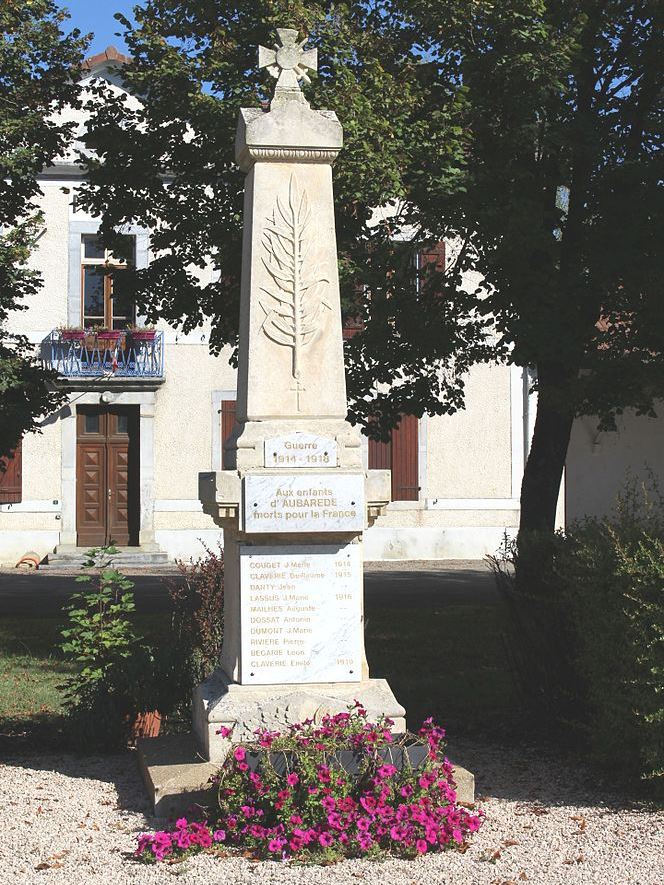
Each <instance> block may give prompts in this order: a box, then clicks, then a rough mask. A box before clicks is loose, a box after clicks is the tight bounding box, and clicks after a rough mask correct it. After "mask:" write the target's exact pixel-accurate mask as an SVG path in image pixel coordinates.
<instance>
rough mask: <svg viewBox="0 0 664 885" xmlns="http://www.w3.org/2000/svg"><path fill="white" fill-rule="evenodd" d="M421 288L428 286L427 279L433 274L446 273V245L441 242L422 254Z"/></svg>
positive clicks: (420, 262)
mask: <svg viewBox="0 0 664 885" xmlns="http://www.w3.org/2000/svg"><path fill="white" fill-rule="evenodd" d="M419 264H420V269H419V277H420V280H419V288H420V291H421V290H422V287H423V286H425V285H426V281H427V277H428V275H429V274H432V273H444V272H445V243H444V242H443V241H442V240H441V242H440V243H436V244H435V245H434V246H431V247H429V248H428V249H425V250H424V251H422V252H420V261H419Z"/></svg>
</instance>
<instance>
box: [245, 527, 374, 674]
mask: <svg viewBox="0 0 664 885" xmlns="http://www.w3.org/2000/svg"><path fill="white" fill-rule="evenodd" d="M361 555H362V551H361V547H360V546H359V545H358V544H347V545H336V544H320V545H316V546H313V545H289V546H286V547H267V546H266V547H251V546H242V547H241V548H240V588H241V589H240V621H241V649H242V651H241V681H242V683H243V684H250V685H251V684H254V685H275V684H281V683H316V682H360V681H361V678H362V560H361Z"/></svg>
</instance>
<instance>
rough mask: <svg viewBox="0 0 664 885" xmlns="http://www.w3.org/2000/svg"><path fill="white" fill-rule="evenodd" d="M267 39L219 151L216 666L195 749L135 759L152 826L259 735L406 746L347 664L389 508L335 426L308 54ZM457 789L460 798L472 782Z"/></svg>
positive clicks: (326, 115) (324, 149) (330, 156)
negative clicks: (223, 229)
mask: <svg viewBox="0 0 664 885" xmlns="http://www.w3.org/2000/svg"><path fill="white" fill-rule="evenodd" d="M278 36H279V43H278V44H275V47H274V48H273V49H266V48H265V47H260V49H259V65H260V66H261V67H266V68H267V70H268V71H269V73H270V74H271V75H272V76H273V77H275V78H276V81H277V82H276V87H275V92H274V97H273V99H272V101H271V104H270V109H269V111H265V110H261V109H256V108H243V109H242V110H241V112H240V117H239V120H238V128H237V135H236V144H235V150H236V159H237V162H238V164H239V166H240V168H241V169H242V171H243V172H244V173H245V174H246V179H245V197H244V233H243V255H242V291H241V308H240V310H241V314H240V338H239V377H238V401H237V412H236V426H235V428H234V432H233V434H232V435H231V438H230V440H229V442H228V443H227V445H226V450H225V452H224V470H222V471H220V472H218V473H216V474H201V477H200V487H201V493H200V494H201V499H202V501H203V504H204V507H205V509H206V510H207V511H208V512H211V513H212V514H213V516H214V517H215V519H216V520H217V521H218V523H219V524H220V525H221V526H223V529H224V560H225V590H224V636H223V649H222V655H221V661H220V665H219V667H218V669H217V670H216V671H215V672H214V673H213V674H212V676H211V677H210V678H209V679H207V680H206V681H205V682H203V684H202V685H200V686H199V687H198V689H197V690H196V691H195V693H194V698H193V721H194V738H195V745H196V746H195V748H194V746H193V744H194V741H193V740H191V739H190V743H191V747H189V748H187V749H185V750H183V749H182V747H181V746H179V747H178V748H176V747H175V743H173V742H172V743H171V745H169V743H168V741H169V739H168V738H165V739H164V741H165V743H161V744H160V745H159V748H153V749H151V750H150V749H147V747H146V744H145V743H144V745H143V749H142V755H143V759H142V761H143V769H144V773H145V774H146V780H147V783H148V787H149V789H150V790H151V791H152V795H153V798H154V800H155V806H156V809H157V810H158V811H159V812H160V813H167V812H168V810H169V808H170V807H171V805H169V804H168V803H169V802H171V804H172V802H173V801H175V800H174V799H173V797H174V796H177V795H178V793H180V794H182V793H183V792H184V791H186V790H189V791H192V790H194V789H195V788H196V787H197V786H198V787H201V786H203V783H204V781H205V779H206V777H207V776H209V774H210V773H211V772H212V771H214V770H216V767H217V766H218V764H219V763H220V762H222V761H223V759H224V758H225V757H226V755H227V753H228V752H229V749H230V747H231V740H233V741H250V740H252V739H253V738H254V731H255V729H256V728H258V727H263V728H269V729H277V730H278V729H279V728H281V727H283V726H285V725H288V724H292V723H296V722H300V721H302V720H304V719H316V718H317V717H320V716H322V715H323V714H325V713H336V712H342V711H345V710H347V709H348V708H349V707H350V706H352V705H353V703H354V701H356V700H357V701H359V702H360V703H361V704H362V705H363V706H364V707H365V709H366V710H367V713H368V716H369V718H370V719H372V720H374V719H376V718H378V717H379V716H381V715H385V716H388V717H389V718H391V719H392V720H393V722H394V725H393V730H394V731H395V732H403V731H405V728H406V721H405V710H404V708H403V707H402V706H401V705H400V703H399V702H398V701H397V699H396V698H395V696H394V694H393V692H392V690H391V689H390V686H389V685H388V683H387V681H386V680H384V679H377V678H372V677H370V675H369V670H368V665H367V661H366V657H365V652H364V623H363V556H362V534H363V531H364V530H365V529H366V528H367V526H368V525H369V524H370V521H371V520H372V519H374V518H375V517H376V516H378V515H379V514H380V512H381V511H382V509H383V508H384V507H385V506H386V505H387V503H388V502H389V499H390V474H389V471H371V474H370V479H369V478H368V477H367V474H366V473H365V471H364V468H363V465H362V459H361V448H360V434H359V430H358V429H356V428H353V427H352V426H351V425H350V424H349V423H348V422H347V420H346V414H347V404H346V385H345V376H344V359H343V340H342V328H341V309H340V300H339V282H338V271H337V248H336V236H335V227H334V204H333V187H332V165H333V163H334V160H335V159H336V157H337V155H338V154H339V152H340V150H341V149H342V146H343V132H342V127H341V124H340V122H339V120H338V119H337V116H336V114H334V113H333V112H331V111H325V110H314V109H312V108H311V107H310V106H309V103H308V102H307V100H306V98H305V95H304V93H303V92H302V89H301V85H300V84H301V81H304V82H305V83H306V82H309V78H308V75H307V70H315V69H316V66H317V57H316V50H315V49H314V50H312V49H310V50H307V49H305V43H306V41H305V40H298V32H297V31H295V30H292V29H289V28H280V29H278ZM222 728H223V729H230V730H232V735H231V737H228V738H223V737H221V736H220V734H219V732H220V730H221V729H222ZM160 740H161V739H160ZM174 741H177V739H174ZM169 747H170V748H169ZM176 749H177V754H178V758H177V759H175V758H173V756H172V754H173V753H175V752H176ZM169 753H170V754H171V757H170V758H169ZM196 754H198V756H199V758H200V757H203V758H204V759H205V760H206V762H205V763H202V764H201V763H200V762H198V763H197V762H196V761H195V759H196ZM176 762H179V763H181V764H180V765H177V764H175V763H176ZM460 774H462V772H461V770H460V769H457V781H458V782H459V787H460V788H461V789H462V790H463V791H464V792H465V794H466V797H467V795H468V789H470V791H471V793H472V776H471V775H468V773H466V772H463V776H462V777H460ZM464 777H465V780H464ZM464 784H465V785H466V786H465V787H464Z"/></svg>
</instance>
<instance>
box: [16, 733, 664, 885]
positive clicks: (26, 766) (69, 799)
mask: <svg viewBox="0 0 664 885" xmlns="http://www.w3.org/2000/svg"><path fill="white" fill-rule="evenodd" d="M454 749H455V750H456V754H453V755H456V758H458V759H459V761H460V762H462V764H464V765H466V766H467V767H468V768H470V769H471V770H474V771H475V772H476V774H477V782H478V793H479V804H480V805H481V807H483V808H484V809H485V811H486V815H487V819H486V823H485V824H484V826H483V827H482V829H481V830H480V832H479V833H478V834H476V835H475V837H474V838H473V840H472V842H471V845H470V848H469V849H468V850H467V851H466V853H465V854H459V853H458V852H446V853H444V854H439V855H431V856H426V857H423V858H420V859H418V860H416V861H412V862H406V861H398V860H388V861H383V862H380V863H375V862H374V863H372V862H368V861H349V862H345V863H341V864H338V865H336V866H333V867H324V868H316V867H302V866H292V865H288V864H280V863H273V862H265V863H254V862H250V861H248V860H245V859H242V858H231V859H224V860H220V859H218V858H213V857H206V856H200V857H196V858H192V859H189V860H187V861H186V862H185V863H181V864H173V865H166V864H162V865H160V866H145V865H143V864H138V863H136V862H134V861H133V860H132V858H131V852H132V851H133V848H134V846H135V838H136V834H137V833H139V832H141V831H144V830H149V829H151V828H154V827H155V825H157V824H158V823H159V822H158V821H156V820H154V819H152V818H150V817H149V814H148V806H147V802H146V799H145V795H144V793H143V789H142V785H141V782H140V778H139V776H138V773H137V771H136V768H135V764H134V760H133V759H132V758H131V756H127V755H125V756H115V757H106V758H98V757H86V758H75V757H73V756H44V757H40V758H34V757H33V758H30V759H14V760H9V761H7V762H5V763H4V764H1V765H0V832H1V833H2V838H1V839H0V883H3V885H4V883H15V885H28V883H47V885H51V883H53V885H78V883H81V885H82V883H85V885H88V883H92V885H96V883H113V885H124V883H137V885H151V883H169V882H172V881H174V877H175V880H177V881H179V882H182V883H191V885H194V883H201V885H215V883H224V885H244V883H252V885H255V883H257V882H258V883H279V885H289V883H305V885H309V883H311V885H315V883H319V882H323V883H339V885H357V883H358V882H362V881H365V882H366V883H368V885H369V883H370V885H377V883H390V885H392V883H396V885H425V883H426V885H429V883H431V885H442V883H445V885H454V883H463V885H484V883H486V885H521V883H522V882H531V883H538V885H539V883H541V885H557V883H570V885H572V883H602V885H604V883H606V885H609V883H610V885H623V883H630V885H632V883H633V885H664V814H663V813H662V812H656V811H648V810H645V809H644V808H643V807H640V806H639V805H637V804H634V805H633V804H631V803H629V802H628V801H625V800H624V799H622V800H621V798H620V797H619V796H617V795H615V794H610V793H609V791H608V788H599V787H598V786H597V785H596V784H595V783H593V781H592V780H591V779H590V778H589V777H588V776H587V775H586V774H585V773H584V772H583V771H582V770H578V769H577V768H570V767H568V766H566V765H564V764H563V763H561V762H560V761H559V760H558V761H557V760H555V759H553V758H551V757H550V756H549V757H547V756H546V754H544V753H542V751H538V750H534V749H531V750H529V749H520V750H515V749H501V748H499V747H496V746H487V745H484V744H479V743H471V742H466V741H463V742H461V741H457V742H455V744H454Z"/></svg>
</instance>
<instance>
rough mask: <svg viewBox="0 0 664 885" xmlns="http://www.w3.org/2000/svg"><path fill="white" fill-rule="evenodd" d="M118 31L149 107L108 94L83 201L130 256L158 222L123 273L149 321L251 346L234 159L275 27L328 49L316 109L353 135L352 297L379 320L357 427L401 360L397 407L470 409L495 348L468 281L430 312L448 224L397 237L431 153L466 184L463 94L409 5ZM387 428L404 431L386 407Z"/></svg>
mask: <svg viewBox="0 0 664 885" xmlns="http://www.w3.org/2000/svg"><path fill="white" fill-rule="evenodd" d="M119 20H120V22H121V23H122V24H123V25H124V30H125V33H124V37H125V40H126V42H127V45H128V47H129V50H130V52H131V55H132V56H133V62H132V64H130V65H129V66H127V67H126V68H125V69H124V70H123V75H124V77H125V80H126V85H127V87H128V89H129V90H130V91H131V92H133V93H134V94H135V95H140V96H144V97H145V99H144V105H143V106H142V107H139V108H136V107H135V106H134V105H132V104H131V103H130V102H128V101H126V100H124V99H123V97H122V96H119V95H117V94H115V95H114V94H112V93H111V91H110V90H108V89H104V88H103V87H100V89H99V94H98V96H97V98H101V99H103V101H102V102H101V104H100V105H98V106H97V109H96V111H95V113H94V117H93V121H92V123H91V126H90V128H89V134H88V136H87V139H86V144H87V147H88V148H89V149H92V150H93V151H94V157H90V158H89V160H88V165H89V168H90V175H89V184H88V186H87V187H84V189H83V190H84V193H83V195H82V197H81V204H82V205H85V206H87V208H88V209H89V210H90V211H92V212H95V213H97V214H101V215H102V216H103V225H102V235H103V237H104V239H105V240H106V242H107V243H108V244H109V245H111V246H112V247H115V248H118V247H120V246H121V243H120V242H119V241H118V237H117V235H116V233H115V231H117V230H119V229H120V226H121V225H123V224H125V223H128V222H131V223H137V222H139V221H140V223H142V224H144V225H145V226H146V227H148V228H150V229H151V251H152V253H153V255H154V259H153V260H152V261H151V263H150V266H149V267H147V268H141V269H135V270H132V271H130V272H124V271H123V273H122V279H119V278H118V279H117V280H116V283H117V285H118V286H120V287H121V288H122V290H123V291H125V292H126V293H127V295H128V296H129V297H132V298H135V299H136V300H137V301H138V302H139V304H140V305H141V307H142V309H143V311H144V312H145V313H146V314H147V316H148V318H149V319H150V320H151V321H155V320H156V319H157V318H164V319H166V320H167V321H169V322H171V323H173V324H182V327H183V328H184V329H185V330H186V331H189V330H191V329H193V328H195V327H196V326H198V325H200V324H201V323H202V322H203V320H204V318H205V317H210V318H211V319H212V331H211V337H210V343H211V347H212V349H213V350H214V351H215V352H216V351H218V350H219V349H220V348H221V346H222V345H224V344H228V343H230V344H232V345H235V344H236V343H237V324H238V316H239V277H240V268H241V257H242V256H241V235H242V200H243V183H244V176H243V174H242V173H241V172H240V170H239V169H238V167H237V166H236V165H235V162H234V141H235V130H236V126H237V117H238V110H239V108H240V107H242V106H244V107H257V106H258V105H259V103H260V101H262V100H263V101H264V100H266V99H268V98H269V96H270V94H271V91H272V89H273V87H274V80H273V79H272V78H271V77H270V76H269V74H268V73H267V72H266V71H259V70H258V65H257V47H258V45H259V44H261V43H262V44H263V45H268V46H269V45H272V43H273V42H274V39H275V28H276V27H278V26H283V25H284V23H288V25H289V26H291V27H295V28H298V29H299V30H300V32H301V33H302V34H303V35H308V37H309V44H308V45H311V46H315V47H317V48H318V53H319V61H320V65H319V72H318V75H317V76H314V78H313V82H312V84H311V86H306V87H305V91H306V96H307V100H309V101H310V102H311V105H312V107H314V108H329V109H330V110H333V111H336V113H337V114H338V116H339V118H340V120H341V122H342V124H343V127H344V140H345V145H344V149H343V151H342V152H341V154H340V156H339V159H338V161H337V163H336V164H335V168H334V182H335V226H336V233H337V238H338V244H339V251H340V255H341V260H340V266H339V269H340V276H341V287H342V301H343V304H344V308H345V310H346V312H347V314H349V315H350V316H354V315H361V316H362V317H363V318H365V319H369V318H371V323H372V324H371V325H370V327H369V326H367V332H366V335H367V341H369V340H370V341H371V347H369V346H368V345H367V346H366V347H364V346H362V347H361V348H360V349H359V350H358V349H357V348H355V349H354V350H353V354H354V355H351V357H350V359H351V369H352V377H353V378H354V379H357V380H356V381H354V382H353V383H354V384H355V387H352V391H353V392H352V399H353V402H354V403H355V407H354V411H353V414H354V417H355V418H356V419H357V420H361V421H364V420H365V416H364V415H363V413H362V412H361V409H360V406H359V403H360V401H361V400H362V401H364V400H363V399H362V396H363V394H362V392H361V391H363V390H364V389H365V388H366V389H367V390H369V389H371V390H372V396H373V395H375V390H374V386H375V384H376V383H378V382H379V381H385V380H387V381H391V380H392V379H393V378H394V377H395V374H394V366H395V364H396V363H398V364H399V365H400V366H402V367H403V370H402V371H401V372H400V374H401V376H402V377H403V382H404V383H403V385H402V386H401V387H400V389H399V397H400V405H399V408H401V406H402V405H407V407H408V409H416V410H419V411H420V413H421V411H422V409H424V408H425V406H426V405H430V404H431V402H432V401H433V400H435V402H436V406H435V411H438V412H442V411H454V410H455V409H456V408H458V407H459V406H460V405H461V403H462V398H463V381H462V377H461V376H462V375H463V372H464V370H465V369H466V368H467V367H468V366H469V364H470V362H471V361H472V359H473V358H475V357H476V356H477V354H478V350H481V340H482V334H483V322H482V321H481V320H477V321H476V320H475V319H474V318H469V314H470V312H471V308H472V302H473V296H472V295H465V294H464V293H463V292H461V291H457V290H456V288H455V286H456V285H457V284H458V283H459V281H460V278H459V276H458V274H456V272H455V271H452V272H451V274H450V285H449V288H448V289H446V295H445V297H444V298H442V297H440V298H434V297H429V295H428V294H427V296H426V297H424V295H423V296H422V299H421V301H420V304H419V306H418V310H416V311H414V310H413V294H414V293H413V283H414V277H413V272H412V269H413V262H412V258H413V252H414V251H416V250H417V248H418V245H417V244H418V243H422V244H423V243H427V242H430V241H431V239H432V238H434V237H435V236H437V233H438V228H433V229H425V228H423V227H417V225H416V227H415V228H414V230H415V231H416V243H414V244H412V245H411V246H410V247H409V249H408V250H407V251H406V250H404V249H403V248H399V247H398V246H396V245H395V244H394V243H393V242H392V238H393V234H394V233H395V231H396V230H397V229H398V227H399V225H400V224H402V223H407V222H408V220H409V215H408V213H407V212H406V210H405V208H404V206H405V204H404V203H403V201H404V200H405V199H406V198H407V197H408V193H409V188H410V186H411V185H410V184H409V181H410V180H411V179H412V177H413V176H418V175H420V174H421V167H422V163H423V162H424V160H425V159H426V161H427V163H428V164H429V165H430V166H431V167H432V168H433V167H435V168H436V170H437V172H436V174H437V187H438V190H439V191H444V190H445V189H446V188H450V189H452V190H454V189H456V188H457V187H458V184H457V180H458V169H457V167H458V165H459V163H460V162H461V161H462V157H463V137H462V130H461V128H460V126H459V125H458V123H457V122H456V117H457V114H458V109H457V101H456V98H455V96H454V95H453V94H452V93H450V90H449V89H448V88H447V87H446V86H445V85H444V84H442V83H440V82H437V81H436V77H435V70H434V67H433V66H432V65H431V64H430V63H426V62H424V61H423V59H422V57H421V53H418V52H417V51H416V49H415V48H414V47H415V44H416V43H417V33H416V32H415V31H414V30H413V27H412V25H411V23H410V22H409V21H408V20H407V19H406V18H405V17H404V15H403V12H402V10H400V9H399V7H398V6H397V5H395V4H389V3H382V2H381V3H378V4H371V5H367V4H365V3H362V2H355V0H352V2H349V3H343V4H336V3H331V2H326V0H316V2H307V3H302V2H299V0H297V2H292V0H258V2H257V0H250V2H247V0H236V2H233V3H226V2H223V3H222V2H221V0H213V2H202V0H184V2H178V3H172V2H170V0H152V2H148V3H144V4H142V5H140V6H138V7H137V8H136V25H135V26H134V25H132V24H130V23H129V22H128V21H126V20H125V19H123V18H122V17H119ZM164 169H168V182H166V181H165V180H164V177H163V174H162V173H163V171H164ZM391 200H397V201H399V207H401V210H400V212H398V213H397V215H396V216H395V217H393V218H390V219H388V220H387V221H386V222H385V223H383V224H379V225H377V226H372V225H370V224H369V221H370V219H371V217H372V212H373V209H374V207H376V206H381V205H385V204H386V203H388V202H389V201H391ZM404 213H405V214H404ZM209 256H212V258H213V261H214V264H215V266H216V268H217V270H218V274H216V275H215V276H214V279H213V281H212V282H204V281H202V280H201V275H200V274H197V273H196V269H197V268H203V267H204V266H205V265H206V262H207V261H208V260H209ZM388 277H389V283H388ZM365 289H366V290H370V291H371V298H372V300H371V310H370V311H369V306H368V302H366V300H365V299H364V294H363V293H364V291H365ZM397 292H401V293H402V297H401V298H397V297H396V293H397ZM424 341H426V346H427V347H431V348H432V349H433V351H434V352H435V354H436V358H437V359H438V360H439V361H444V362H445V363H446V364H448V365H449V370H448V371H447V372H446V373H445V375H440V376H438V375H437V376H436V379H437V380H436V381H435V382H432V376H431V375H430V373H428V372H426V371H425V367H424V364H423V362H422V352H423V351H422V348H423V345H424ZM481 352H482V353H486V352H487V351H486V350H482V351H481ZM353 367H355V368H353ZM431 383H435V388H436V391H437V394H436V395H434V394H433V393H432V392H431V390H430V389H429V387H430V385H431ZM358 385H359V386H358ZM362 385H364V387H362ZM384 418H385V421H386V423H389V421H390V418H389V415H388V414H387V412H386V413H385V415H384Z"/></svg>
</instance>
